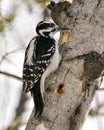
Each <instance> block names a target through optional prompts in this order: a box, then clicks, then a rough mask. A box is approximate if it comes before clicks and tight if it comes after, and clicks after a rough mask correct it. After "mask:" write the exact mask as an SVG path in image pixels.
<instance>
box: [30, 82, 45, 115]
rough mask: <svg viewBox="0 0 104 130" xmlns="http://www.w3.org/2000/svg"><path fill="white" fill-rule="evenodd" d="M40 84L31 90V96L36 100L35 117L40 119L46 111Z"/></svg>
mask: <svg viewBox="0 0 104 130" xmlns="http://www.w3.org/2000/svg"><path fill="white" fill-rule="evenodd" d="M39 86H40V82H37V83H36V84H35V86H34V87H33V88H32V89H31V94H32V96H33V100H34V107H35V117H39V116H40V115H41V114H42V112H43V109H44V103H43V98H42V95H41V92H40V87H39Z"/></svg>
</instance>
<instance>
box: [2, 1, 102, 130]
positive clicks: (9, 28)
mask: <svg viewBox="0 0 104 130" xmlns="http://www.w3.org/2000/svg"><path fill="white" fill-rule="evenodd" d="M48 2H50V0H16V1H14V0H0V130H24V129H25V127H26V123H27V121H28V119H29V116H30V114H31V111H32V109H33V101H32V99H31V95H30V93H28V94H24V93H23V92H22V68H23V61H24V53H25V48H26V46H27V45H28V43H29V41H30V39H32V38H33V37H34V36H35V35H36V32H35V27H36V24H37V23H38V22H39V21H41V20H44V19H47V20H51V18H50V12H49V10H48V9H47V8H45V7H46V5H47V4H48ZM55 2H58V0H57V1H56V0H55ZM101 88H102V89H101V90H99V91H97V93H96V96H95V98H94V101H93V102H92V107H91V111H90V113H89V116H88V118H87V119H86V122H85V124H84V126H83V130H88V129H94V130H104V123H103V122H104V98H103V94H104V90H103V88H104V85H103V83H102V85H101Z"/></svg>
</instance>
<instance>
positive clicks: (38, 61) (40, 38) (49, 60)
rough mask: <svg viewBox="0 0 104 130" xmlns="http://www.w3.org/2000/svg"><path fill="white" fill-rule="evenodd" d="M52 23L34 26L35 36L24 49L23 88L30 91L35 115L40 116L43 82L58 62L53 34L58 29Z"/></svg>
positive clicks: (40, 23) (41, 23)
mask: <svg viewBox="0 0 104 130" xmlns="http://www.w3.org/2000/svg"><path fill="white" fill-rule="evenodd" d="M66 29H67V28H65V27H63V28H58V26H56V25H55V24H54V23H52V22H47V21H41V22H39V23H38V24H37V26H36V32H37V36H36V37H33V38H32V40H31V41H30V43H29V44H28V46H27V48H26V51H25V59H24V66H23V90H24V91H25V92H26V93H27V92H29V91H30V92H31V95H32V96H33V101H34V107H35V116H36V117H39V116H41V114H42V112H43V108H44V96H43V93H44V84H45V79H46V78H47V77H48V76H49V74H50V73H52V72H54V71H55V70H56V69H57V68H58V66H59V62H60V56H59V49H58V43H57V42H56V41H55V39H54V38H53V35H54V34H55V33H56V32H57V31H58V30H66Z"/></svg>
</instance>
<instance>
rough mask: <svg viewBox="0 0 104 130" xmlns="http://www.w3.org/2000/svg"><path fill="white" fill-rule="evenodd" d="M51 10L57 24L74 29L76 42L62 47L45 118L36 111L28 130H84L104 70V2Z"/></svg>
mask: <svg viewBox="0 0 104 130" xmlns="http://www.w3.org/2000/svg"><path fill="white" fill-rule="evenodd" d="M48 7H49V8H50V9H51V11H52V12H51V16H52V18H53V20H54V21H55V23H56V24H58V25H59V26H68V27H69V28H70V30H71V32H72V37H73V39H72V40H71V41H69V42H68V43H66V44H63V45H61V55H62V61H61V64H60V66H59V68H58V70H57V71H56V72H55V73H54V74H52V75H51V76H49V77H48V79H47V80H46V88H48V87H50V88H51V90H50V91H48V92H47V91H46V92H45V93H44V95H45V108H44V112H43V115H42V117H43V118H42V119H36V118H34V117H33V116H34V110H33V112H32V114H31V116H30V119H29V121H28V124H27V127H26V130H80V129H81V128H82V126H83V123H84V121H85V119H86V117H87V115H88V112H89V108H90V104H91V102H92V100H93V97H94V96H95V92H96V90H97V89H98V87H99V86H100V83H101V80H100V79H101V74H102V71H103V69H104V53H103V51H104V13H103V12H104V0H94V1H92V0H74V1H73V3H72V5H70V4H69V3H68V2H59V3H57V4H55V5H54V4H50V5H49V6H48ZM56 88H57V89H56Z"/></svg>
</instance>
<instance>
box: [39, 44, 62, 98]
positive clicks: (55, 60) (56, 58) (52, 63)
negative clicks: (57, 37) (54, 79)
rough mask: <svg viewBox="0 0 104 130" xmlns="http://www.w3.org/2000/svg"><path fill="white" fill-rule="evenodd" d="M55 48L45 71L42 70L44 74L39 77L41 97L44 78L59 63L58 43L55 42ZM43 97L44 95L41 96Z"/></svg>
mask: <svg viewBox="0 0 104 130" xmlns="http://www.w3.org/2000/svg"><path fill="white" fill-rule="evenodd" d="M55 47H56V50H55V53H54V55H53V57H52V58H51V61H50V64H49V66H48V67H47V69H46V71H45V72H44V74H43V75H42V77H41V83H40V88H41V94H42V97H43V93H44V83H45V79H46V78H47V77H48V76H49V75H50V73H52V72H54V71H55V70H56V69H57V68H58V66H59V63H60V55H59V49H58V43H56V44H55ZM43 99H44V97H43Z"/></svg>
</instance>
